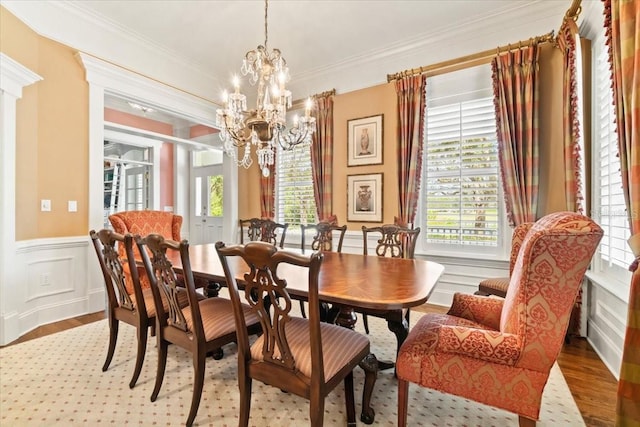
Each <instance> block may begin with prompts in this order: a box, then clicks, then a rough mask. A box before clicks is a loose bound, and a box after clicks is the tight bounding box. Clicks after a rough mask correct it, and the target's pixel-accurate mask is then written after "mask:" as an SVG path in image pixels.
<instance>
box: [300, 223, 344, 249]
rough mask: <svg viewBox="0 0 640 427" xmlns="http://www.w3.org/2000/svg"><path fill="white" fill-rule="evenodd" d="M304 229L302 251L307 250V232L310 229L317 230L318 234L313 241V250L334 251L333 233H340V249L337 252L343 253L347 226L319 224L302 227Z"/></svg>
mask: <svg viewBox="0 0 640 427" xmlns="http://www.w3.org/2000/svg"><path fill="white" fill-rule="evenodd" d="M300 227H301V229H302V245H301V247H302V250H304V249H305V232H306V230H309V229H315V231H316V233H315V235H314V236H313V240H312V241H311V249H312V250H314V251H332V250H333V233H334V231H335V232H338V233H339V237H338V247H337V249H336V252H342V242H343V241H344V235H345V233H346V232H347V226H346V225H342V226H339V225H338V224H335V223H331V222H322V221H321V222H319V223H317V224H310V225H304V224H303V225H301V226H300Z"/></svg>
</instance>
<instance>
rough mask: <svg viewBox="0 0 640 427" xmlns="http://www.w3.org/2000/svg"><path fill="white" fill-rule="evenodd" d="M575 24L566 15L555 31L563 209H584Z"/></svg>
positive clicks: (577, 210)
mask: <svg viewBox="0 0 640 427" xmlns="http://www.w3.org/2000/svg"><path fill="white" fill-rule="evenodd" d="M577 35H578V26H577V25H576V22H575V21H574V20H573V19H571V18H566V19H565V20H564V22H563V24H562V27H561V28H560V31H559V33H558V38H557V41H558V46H559V47H560V49H561V50H562V54H563V56H564V69H563V81H562V101H563V107H562V108H563V110H562V119H563V123H562V124H563V126H562V129H563V132H564V138H563V141H564V170H565V172H564V173H565V176H564V186H565V195H566V199H567V210H568V211H572V212H579V213H584V206H583V200H584V196H583V194H582V180H583V177H582V174H583V169H582V146H581V144H580V137H581V135H580V123H581V119H582V118H581V117H579V113H580V112H581V109H580V108H579V105H578V102H580V97H579V94H578V90H580V88H578V75H577V70H578V68H577V67H581V66H582V64H577V63H576V62H577V58H578V50H579V49H580V44H579V43H577V40H576V36H577Z"/></svg>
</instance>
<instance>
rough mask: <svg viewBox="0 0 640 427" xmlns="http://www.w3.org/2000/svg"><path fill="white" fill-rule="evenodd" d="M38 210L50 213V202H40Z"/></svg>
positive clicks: (46, 200) (44, 200)
mask: <svg viewBox="0 0 640 427" xmlns="http://www.w3.org/2000/svg"><path fill="white" fill-rule="evenodd" d="M40 210H41V211H42V212H51V200H48V199H42V200H40Z"/></svg>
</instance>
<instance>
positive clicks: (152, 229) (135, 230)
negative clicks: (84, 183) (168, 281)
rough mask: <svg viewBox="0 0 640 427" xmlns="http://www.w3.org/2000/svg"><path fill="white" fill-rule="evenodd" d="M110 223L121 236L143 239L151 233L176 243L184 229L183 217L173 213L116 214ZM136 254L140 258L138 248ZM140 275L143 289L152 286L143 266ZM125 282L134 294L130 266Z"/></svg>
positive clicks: (128, 212) (126, 272)
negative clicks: (128, 234)
mask: <svg viewBox="0 0 640 427" xmlns="http://www.w3.org/2000/svg"><path fill="white" fill-rule="evenodd" d="M109 222H111V226H112V227H113V230H114V231H115V232H116V233H119V234H127V233H131V234H138V235H140V236H142V237H144V236H147V235H148V234H150V233H156V234H160V235H162V236H163V237H165V238H167V239H171V240H175V241H178V242H179V241H180V240H181V238H180V227H182V216H180V215H176V214H173V213H171V212H163V211H148V210H147V211H124V212H116V213H114V214H113V215H110V216H109ZM119 251H122V253H120V256H121V257H122V258H126V255H125V253H124V252H123V251H124V248H119ZM134 253H135V254H136V256H139V252H138V248H137V247H134ZM138 275H139V276H140V286H142V288H143V289H145V288H148V287H149V286H150V283H149V279H148V278H147V274H146V272H145V270H144V267H143V266H140V267H138ZM125 280H126V285H127V290H128V291H129V293H130V294H131V293H133V284H132V281H131V273H129V269H128V266H125Z"/></svg>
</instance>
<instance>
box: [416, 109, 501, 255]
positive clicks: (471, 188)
mask: <svg viewBox="0 0 640 427" xmlns="http://www.w3.org/2000/svg"><path fill="white" fill-rule="evenodd" d="M440 104H441V102H440ZM423 168H424V170H425V180H424V182H423V185H422V188H423V196H424V203H425V207H424V209H425V212H426V233H425V238H426V242H427V244H430V243H444V244H453V245H465V246H493V247H496V246H498V244H499V235H498V229H499V227H498V222H499V212H498V206H499V192H500V188H499V178H498V151H497V140H496V121H495V110H494V105H493V98H492V97H483V98H479V99H472V100H469V101H462V102H453V103H449V104H446V105H436V106H432V105H428V106H427V111H426V147H425V163H424V165H423Z"/></svg>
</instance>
